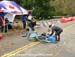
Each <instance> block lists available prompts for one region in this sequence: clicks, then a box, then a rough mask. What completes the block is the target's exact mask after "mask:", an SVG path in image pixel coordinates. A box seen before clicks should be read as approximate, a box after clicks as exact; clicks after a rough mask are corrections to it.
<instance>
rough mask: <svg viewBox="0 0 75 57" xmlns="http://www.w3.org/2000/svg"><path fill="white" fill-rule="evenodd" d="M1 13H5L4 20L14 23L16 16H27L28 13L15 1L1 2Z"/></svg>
mask: <svg viewBox="0 0 75 57" xmlns="http://www.w3.org/2000/svg"><path fill="white" fill-rule="evenodd" d="M0 13H4V18H8V20H9V22H13V21H14V18H15V15H24V14H25V15H27V14H28V11H27V10H26V9H24V8H22V7H21V6H20V5H18V4H17V3H15V2H14V1H0Z"/></svg>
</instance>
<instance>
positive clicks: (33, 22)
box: [28, 18, 36, 31]
mask: <svg viewBox="0 0 75 57" xmlns="http://www.w3.org/2000/svg"><path fill="white" fill-rule="evenodd" d="M28 26H29V27H30V28H31V29H32V31H34V30H35V29H34V27H35V26H36V20H35V19H34V18H32V20H30V22H29V24H28Z"/></svg>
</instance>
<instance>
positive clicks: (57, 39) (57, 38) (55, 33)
mask: <svg viewBox="0 0 75 57" xmlns="http://www.w3.org/2000/svg"><path fill="white" fill-rule="evenodd" d="M57 36H58V34H57V32H56V33H55V38H56V41H57V40H58V37H57Z"/></svg>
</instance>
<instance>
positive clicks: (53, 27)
mask: <svg viewBox="0 0 75 57" xmlns="http://www.w3.org/2000/svg"><path fill="white" fill-rule="evenodd" d="M49 28H51V30H52V32H51V34H50V36H51V35H53V34H54V33H55V37H56V41H60V34H61V32H63V29H62V28H60V27H59V26H56V25H52V24H50V25H49Z"/></svg>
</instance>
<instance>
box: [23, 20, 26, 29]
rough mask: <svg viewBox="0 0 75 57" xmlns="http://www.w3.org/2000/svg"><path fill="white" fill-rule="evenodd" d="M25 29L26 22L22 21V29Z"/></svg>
mask: <svg viewBox="0 0 75 57" xmlns="http://www.w3.org/2000/svg"><path fill="white" fill-rule="evenodd" d="M25 28H26V22H25V21H23V29H25Z"/></svg>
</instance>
